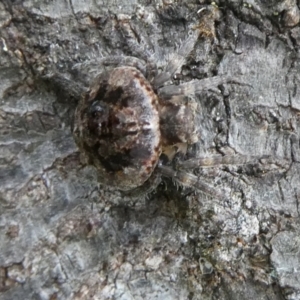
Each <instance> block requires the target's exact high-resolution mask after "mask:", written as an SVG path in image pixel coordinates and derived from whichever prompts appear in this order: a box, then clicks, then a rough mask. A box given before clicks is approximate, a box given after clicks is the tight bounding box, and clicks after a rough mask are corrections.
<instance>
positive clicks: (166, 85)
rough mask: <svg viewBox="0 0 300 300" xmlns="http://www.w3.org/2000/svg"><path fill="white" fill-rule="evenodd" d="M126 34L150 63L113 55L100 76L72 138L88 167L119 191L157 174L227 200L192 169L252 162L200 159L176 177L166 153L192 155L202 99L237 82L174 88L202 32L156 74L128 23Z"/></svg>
mask: <svg viewBox="0 0 300 300" xmlns="http://www.w3.org/2000/svg"><path fill="white" fill-rule="evenodd" d="M122 28H123V30H125V31H126V30H127V32H126V35H127V36H126V37H127V39H129V40H130V47H132V48H133V51H132V52H134V53H138V54H139V53H140V54H141V55H140V56H141V57H142V58H143V59H139V58H136V57H124V56H118V57H116V56H114V57H107V58H104V59H103V60H102V63H103V64H104V65H113V66H114V67H112V68H110V69H109V70H107V71H103V72H102V73H101V74H100V75H98V76H96V78H95V80H94V83H93V84H92V85H91V87H90V90H89V92H88V93H87V94H86V95H85V96H84V97H83V98H82V99H81V101H80V103H79V105H78V107H77V110H76V113H75V122H74V130H73V134H74V138H75V141H76V143H77V145H78V147H79V149H80V151H81V153H82V154H83V155H84V157H85V160H86V161H87V162H88V163H89V164H92V165H94V166H95V167H96V168H97V170H98V174H99V180H100V182H102V183H104V184H105V185H109V186H113V187H115V188H116V189H118V190H122V191H131V190H133V189H136V188H139V187H141V186H143V185H144V184H145V182H147V181H149V180H150V181H151V177H152V176H154V175H153V174H154V173H155V174H156V175H157V174H160V175H162V176H167V177H171V178H172V179H174V180H175V181H176V182H178V183H179V184H182V185H186V186H192V187H195V188H197V189H200V190H201V191H203V192H205V193H208V194H213V195H214V196H217V197H222V195H221V194H217V193H216V192H215V191H213V190H212V189H211V188H210V187H209V186H207V185H206V184H204V183H201V182H200V181H199V180H198V178H197V176H195V175H193V174H191V173H190V172H187V171H186V170H187V169H194V168H196V167H199V166H201V165H215V164H224V163H225V164H226V163H237V162H238V163H244V162H245V161H248V158H242V159H241V157H240V158H239V160H238V161H237V160H236V159H233V157H212V158H197V159H192V160H189V161H183V162H180V163H178V164H177V168H176V170H175V169H174V168H173V167H171V165H166V164H164V163H163V160H161V156H162V154H165V156H166V157H168V160H169V161H171V160H172V158H173V157H174V155H175V154H176V152H179V151H181V152H185V149H186V148H187V146H189V145H192V144H194V143H196V142H197V141H198V140H199V137H200V135H201V132H199V129H198V127H197V124H198V122H197V117H198V116H199V106H198V103H197V101H196V100H195V99H194V97H193V96H194V95H195V94H197V93H199V92H201V91H203V90H204V89H209V88H216V87H217V86H218V85H220V84H224V83H229V82H238V81H237V80H234V79H233V78H229V77H227V76H216V77H211V78H207V79H203V80H192V81H190V82H186V83H181V84H179V85H174V84H173V83H172V82H171V80H172V79H173V78H174V76H175V74H176V72H178V71H180V70H181V67H182V66H183V64H184V63H185V61H186V58H187V57H188V55H189V54H190V52H191V51H192V50H193V48H194V46H195V43H196V42H197V39H198V36H199V32H198V31H197V30H192V31H191V32H190V34H189V36H188V38H187V39H186V40H185V41H184V42H183V43H182V46H181V47H180V48H179V49H178V51H177V53H174V54H173V55H172V56H170V57H169V59H168V61H167V63H166V65H165V67H164V68H163V70H162V71H161V72H157V68H156V66H155V62H154V60H153V55H152V54H151V53H149V54H147V49H146V48H145V47H141V46H140V45H139V44H138V42H136V41H135V38H134V37H131V36H130V26H129V25H128V23H126V22H125V23H124V22H123V25H122ZM128 28H129V29H128ZM145 57H146V58H145ZM143 60H145V61H143ZM191 166H193V167H192V168H191Z"/></svg>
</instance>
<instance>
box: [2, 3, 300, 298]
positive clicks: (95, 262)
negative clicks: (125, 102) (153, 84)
mask: <svg viewBox="0 0 300 300" xmlns="http://www.w3.org/2000/svg"><path fill="white" fill-rule="evenodd" d="M173 2H174V3H173ZM205 2H206V1H202V0H200V1H198V0H197V1H196V0H195V1H194V0H186V1H184V0H183V1H175V0H168V1H146V0H137V1H133V0H127V1H122V0H114V1H111V0H103V1H80V0H79V1H78V0H73V1H46V0H41V1H34V0H24V1H9V0H2V1H1V2H0V26H1V27H0V28H1V31H0V36H1V40H0V44H1V48H0V78H1V80H0V89H1V102H0V130H1V135H0V140H1V144H0V158H1V159H0V162H1V164H0V187H1V188H0V204H1V216H0V225H1V232H0V244H1V250H0V275H1V281H0V292H1V299H23V300H24V299H255V300H256V299H300V283H299V274H298V269H299V268H300V251H299V250H300V238H299V236H300V230H299V228H298V227H299V226H298V225H299V211H298V206H299V197H300V188H299V182H300V165H299V162H300V153H299V130H300V118H299V115H300V114H299V112H300V93H299V88H298V84H299V83H300V76H299V68H300V60H299V45H300V38H299V37H300V30H299V27H297V25H298V22H299V18H300V14H299V9H298V7H297V3H296V0H294V1H293V0H286V1H276V0H273V1H248V2H243V1H239V0H227V1H222V0H220V1H216V3H217V4H215V3H213V4H211V5H206V4H205ZM126 26H127V27H126ZM124 27H126V28H129V31H130V32H131V33H132V36H133V37H132V36H128V35H126V34H124ZM194 30H198V31H199V39H198V42H197V44H196V45H195V48H194V49H193V51H192V52H191V54H190V55H189V56H188V57H186V64H185V65H184V66H183V68H182V70H181V71H182V72H181V75H180V76H178V77H179V78H180V80H181V81H186V82H188V81H190V80H194V79H202V78H206V77H207V78H209V77H212V76H214V75H228V76H231V77H232V78H234V79H235V80H234V82H232V83H230V84H224V85H222V86H219V88H218V89H216V87H212V88H211V89H209V90H205V91H203V92H201V93H199V94H197V99H196V100H197V101H198V102H199V105H200V107H201V110H200V111H199V112H198V113H199V119H200V123H199V124H198V125H199V128H200V129H201V131H200V133H201V135H200V137H199V142H198V143H197V144H195V145H192V146H190V147H189V148H188V150H187V153H186V155H185V157H184V158H183V159H187V158H191V157H199V156H201V157H202V156H204V157H209V156H210V155H216V154H219V155H224V154H227V155H231V154H236V155H244V156H251V157H256V158H257V159H256V160H255V162H252V163H249V164H246V165H232V166H218V167H216V166H214V167H211V168H198V166H194V167H193V168H192V169H191V170H189V172H193V173H194V174H196V175H197V176H199V178H200V179H201V180H203V181H204V182H206V183H208V184H209V185H210V186H212V187H214V189H215V190H216V191H218V194H220V192H221V193H222V192H224V193H226V194H227V195H230V197H226V201H224V199H220V197H216V198H215V197H213V196H212V197H211V196H208V195H204V194H203V193H201V192H199V191H197V190H196V189H194V188H193V187H192V186H191V187H188V188H183V187H181V186H179V187H177V186H175V185H174V183H173V182H172V180H169V179H165V178H162V181H161V183H160V185H158V187H156V188H155V189H154V191H153V192H151V193H149V194H148V195H147V196H145V195H142V196H140V197H139V196H138V197H137V196H136V195H133V194H128V195H124V194H122V193H121V192H119V191H117V190H115V189H114V188H111V187H105V186H103V185H101V183H99V182H98V180H97V172H96V170H95V168H94V167H93V166H86V165H84V164H82V163H81V162H80V157H79V156H80V155H79V153H78V149H77V147H76V144H75V142H74V140H73V136H72V129H71V127H72V120H73V115H74V110H75V108H76V105H77V102H78V100H79V96H78V95H80V94H82V93H83V92H84V91H86V90H87V88H88V86H89V85H90V84H91V82H92V80H93V78H94V77H95V75H97V74H98V73H99V72H101V71H102V70H103V68H104V67H103V66H100V65H99V64H98V62H99V61H100V60H101V59H102V57H108V56H111V55H114V56H116V55H117V56H124V55H131V56H139V57H138V58H140V59H142V60H147V57H146V54H145V57H141V56H143V53H133V52H132V49H131V48H130V46H128V44H129V43H128V42H129V40H130V39H131V40H132V38H135V39H136V41H137V42H138V43H139V44H140V45H144V46H143V47H144V48H143V49H145V51H146V50H147V51H148V50H149V51H150V53H154V54H155V55H153V56H152V57H155V60H156V61H155V63H156V64H157V65H158V67H159V68H160V67H161V68H163V66H164V62H165V60H164V57H168V55H171V54H172V53H174V52H176V50H177V49H178V48H179V47H180V45H181V43H182V41H184V40H185V39H186V38H187V36H188V35H189V33H190V31H194ZM148 46H149V48H148ZM151 51H152V52H151ZM179 71H180V70H179ZM175 81H176V80H175ZM174 84H176V82H174ZM187 121H188V120H187ZM181 158H182V157H181Z"/></svg>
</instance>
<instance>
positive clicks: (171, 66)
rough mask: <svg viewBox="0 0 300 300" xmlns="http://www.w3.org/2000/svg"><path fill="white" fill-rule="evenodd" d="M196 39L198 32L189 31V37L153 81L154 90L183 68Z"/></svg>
mask: <svg viewBox="0 0 300 300" xmlns="http://www.w3.org/2000/svg"><path fill="white" fill-rule="evenodd" d="M198 37H199V31H198V30H194V31H191V33H190V35H189V37H188V38H187V39H186V40H185V41H184V42H183V43H182V45H181V47H180V48H179V49H178V52H177V53H174V54H172V55H170V57H169V59H168V63H167V66H166V68H165V70H164V71H163V72H161V73H160V74H158V75H157V76H156V77H155V79H154V81H153V85H154V86H155V87H156V88H159V87H161V86H163V85H164V83H165V82H167V81H168V80H170V79H171V78H172V77H173V76H174V74H175V72H176V71H177V70H179V69H180V68H181V67H182V66H183V64H184V63H185V61H186V58H187V57H188V55H189V54H190V53H191V52H192V50H193V49H194V46H195V44H196V42H197V40H198Z"/></svg>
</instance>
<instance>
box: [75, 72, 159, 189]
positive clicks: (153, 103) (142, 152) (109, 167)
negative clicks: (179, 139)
mask: <svg viewBox="0 0 300 300" xmlns="http://www.w3.org/2000/svg"><path fill="white" fill-rule="evenodd" d="M74 137H75V141H76V143H77V145H78V146H79V149H80V150H81V152H83V154H84V155H85V156H86V158H87V159H88V160H89V162H90V163H92V164H93V165H94V166H96V168H97V169H98V173H99V177H100V180H101V182H103V183H105V184H109V185H113V186H115V187H116V188H118V189H120V190H130V189H133V188H135V187H138V186H140V185H142V184H143V183H144V182H145V181H146V180H147V179H148V178H149V177H150V176H151V174H152V172H153V170H154V168H155V167H156V165H157V162H158V159H159V156H160V154H161V135H160V128H159V113H158V100H157V96H156V94H155V93H154V91H153V89H152V88H151V85H150V84H149V82H148V81H147V80H146V78H145V77H144V76H143V74H142V73H141V72H140V71H138V70H137V69H136V68H133V67H119V68H115V69H113V70H111V71H110V72H105V73H102V74H101V75H99V76H98V77H97V78H96V80H95V83H94V84H93V85H92V87H91V89H90V92H89V94H88V95H86V96H85V97H84V98H82V99H81V101H80V103H79V105H78V107H77V110H76V113H75V122H74Z"/></svg>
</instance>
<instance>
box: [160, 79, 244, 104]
mask: <svg viewBox="0 0 300 300" xmlns="http://www.w3.org/2000/svg"><path fill="white" fill-rule="evenodd" d="M227 83H235V84H239V85H248V84H246V83H243V82H241V80H239V79H238V78H234V77H232V76H228V75H221V76H214V77H209V78H205V79H201V80H192V81H190V82H185V83H182V84H179V85H167V86H164V87H162V88H161V89H160V90H159V96H160V97H162V98H171V97H174V96H180V95H193V94H197V93H199V92H202V91H203V90H209V89H214V88H216V87H217V86H219V85H221V84H227ZM248 86H250V85H248Z"/></svg>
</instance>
